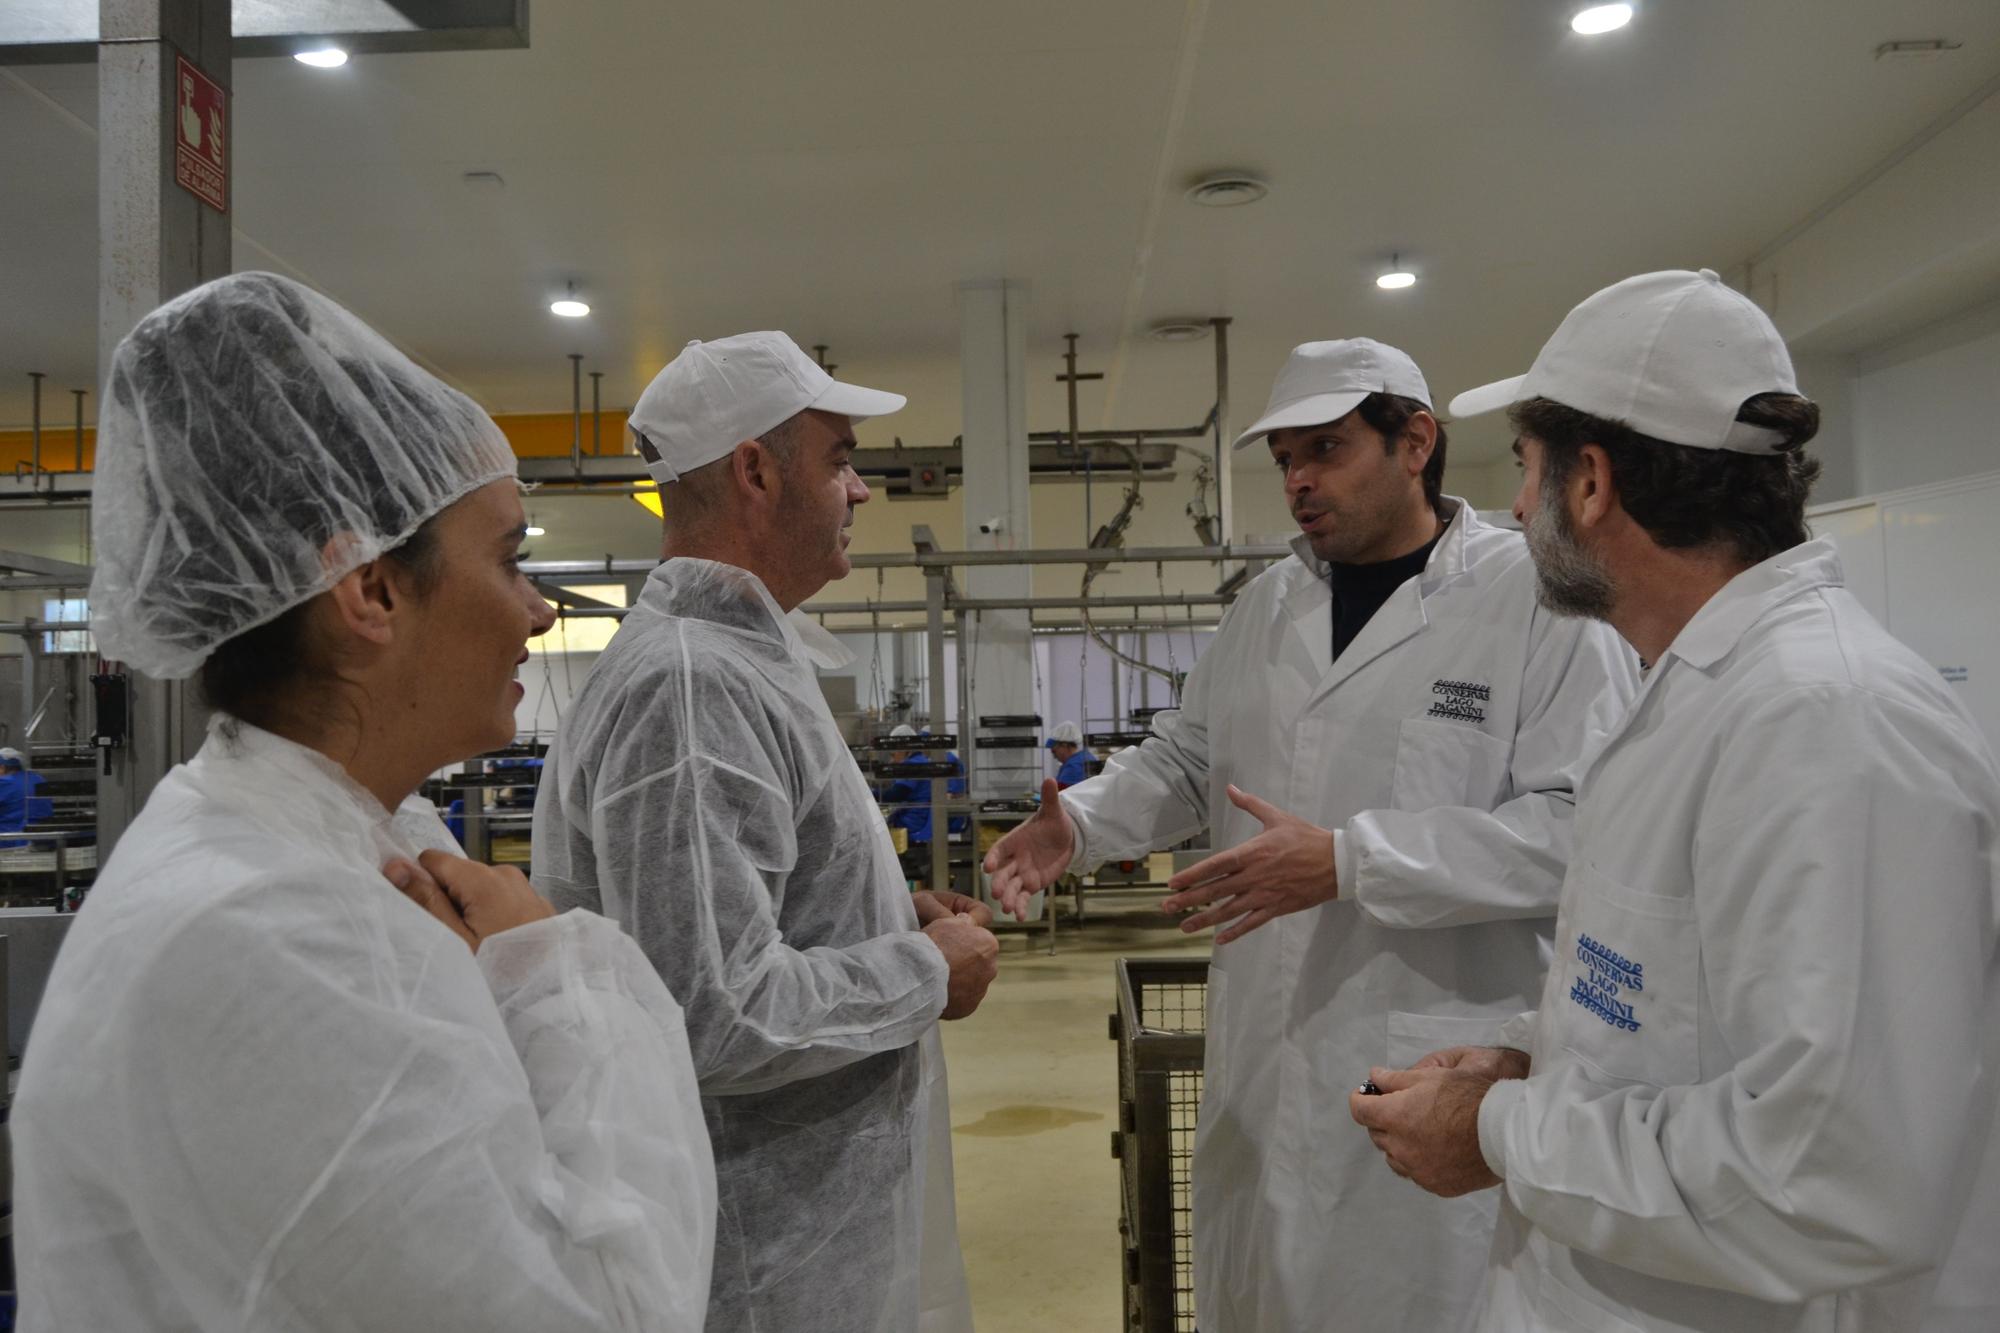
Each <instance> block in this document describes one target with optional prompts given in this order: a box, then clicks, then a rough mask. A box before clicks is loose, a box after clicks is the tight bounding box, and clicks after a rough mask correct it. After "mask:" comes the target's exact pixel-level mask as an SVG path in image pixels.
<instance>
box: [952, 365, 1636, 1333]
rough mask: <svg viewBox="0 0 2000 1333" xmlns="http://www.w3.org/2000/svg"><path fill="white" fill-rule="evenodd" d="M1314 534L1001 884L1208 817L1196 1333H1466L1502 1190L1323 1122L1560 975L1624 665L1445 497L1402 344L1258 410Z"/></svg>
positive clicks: (1192, 899) (1028, 839)
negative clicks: (1601, 743)
mask: <svg viewBox="0 0 2000 1333" xmlns="http://www.w3.org/2000/svg"><path fill="white" fill-rule="evenodd" d="M1260 439H1265V440H1267V443H1268V445H1269V448H1270V451H1271V459H1272V461H1273V463H1275V464H1276V466H1277V468H1278V470H1279V472H1280V474H1281V475H1282V477H1283V479H1284V487H1285V495H1286V498H1287V500H1288V501H1289V503H1290V507H1291V510H1292V513H1293V515H1294V516H1295V517H1296V518H1297V520H1298V523H1299V527H1300V530H1301V535H1300V537H1299V539H1298V540H1297V541H1296V542H1295V543H1294V547H1293V549H1294V552H1295V554H1294V555H1293V556H1292V557H1291V558H1289V559H1286V560H1284V561H1281V562H1280V563H1278V564H1277V565H1275V566H1274V567H1273V568H1271V569H1269V570H1267V571H1265V572H1264V573H1263V574H1262V575H1260V576H1259V577H1258V578H1256V579H1255V580H1253V581H1252V582H1251V583H1250V585H1249V586H1248V587H1247V588H1246V589H1245V590H1244V592H1243V595H1242V596H1241V597H1240V598H1239V599H1238V600H1237V602H1236V603H1235V605H1234V606H1232V607H1231V608H1230V610H1229V613H1228V616H1227V618H1226V619H1225V620H1224V622H1223V624H1222V627H1221V628H1220V630H1219V631H1218V632H1217V634H1216V637H1215V640H1214V641H1213V643H1211V644H1210V646H1209V648H1208V649H1207V651H1206V652H1205V653H1204V654H1203V655H1202V658H1201V661H1200V662H1199V663H1198V664H1197V666H1196V667H1195V669H1194V672H1193V674H1192V675H1191V676H1190V677H1189V679H1188V682H1187V686H1186V689H1185V691H1184V693H1183V696H1182V700H1181V707H1180V709H1179V711H1177V712H1166V713H1161V714H1160V715H1159V716H1158V717H1156V718H1155V719H1154V732H1155V734H1154V735H1153V736H1151V737H1149V738H1148V739H1147V740H1146V741H1145V743H1144V744H1142V745H1139V746H1137V747H1134V748H1132V749H1128V750H1125V751H1123V752H1121V753H1120V754H1118V755H1115V756H1113V757H1112V758H1111V759H1110V760H1109V761H1108V762H1107V764H1106V765H1105V771H1104V772H1103V773H1102V774H1101V775H1099V776H1098V777H1095V778H1091V779H1089V780H1088V781H1085V782H1082V783H1079V784H1077V785H1076V786H1073V787H1070V788H1069V789H1067V790H1066V791H1063V792H1062V793H1061V795H1060V796H1058V795H1057V793H1056V790H1055V785H1056V784H1054V783H1053V782H1051V783H1047V784H1045V785H1044V792H1043V798H1042V808H1041V810H1040V812H1039V813H1038V814H1037V815H1036V816H1035V817H1034V818H1033V819H1031V820H1029V821H1028V822H1027V823H1026V824H1024V825H1022V827H1021V828H1020V829H1017V830H1015V831H1014V832H1013V833H1010V834H1009V835H1008V836H1007V837H1006V838H1004V839H1003V840H1002V841H1001V842H1000V843H999V844H998V845H997V846H996V847H995V848H994V850H993V852H992V853H991V855H990V856H989V857H988V860H987V870H988V872H989V873H990V874H991V875H992V876H993V888H994V891H995V893H996V895H997V896H998V898H999V900H1000V902H1001V903H1002V905H1003V906H1005V907H1007V908H1009V909H1010V910H1014V911H1017V912H1018V911H1020V910H1021V907H1022V905H1023V904H1024V903H1025V901H1026V899H1027V897H1028V895H1029V894H1031V893H1033V892H1035V891H1038V890H1040V889H1042V888H1044V887H1046V886H1047V885H1048V884H1049V883H1050V882H1051V881H1053V880H1054V879H1056V878H1057V877H1058V876H1060V875H1062V874H1064V873H1065V872H1068V871H1071V870H1077V871H1081V870H1084V869H1087V868H1088V867H1090V866H1093V865H1096V864H1099V863H1101V862H1104V861H1107V860H1114V859H1124V858H1129V857H1137V856H1142V855H1144V854H1146V853H1147V852H1149V851H1152V850H1153V849H1155V848H1159V847H1164V846H1168V845H1171V844H1173V843H1175V842H1179V841H1181V840H1182V839H1185V838H1187V837H1189V836H1191V835H1193V834H1195V833H1197V832H1199V831H1200V830H1201V829H1202V828H1203V827H1204V826H1206V827H1207V828H1208V830H1209V834H1210V838H1211V841H1212V845H1213V846H1214V847H1216V848H1218V849H1221V850H1219V851H1218V854H1217V855H1215V856H1212V857H1210V858H1208V859H1207V860H1205V861H1204V862H1202V863H1201V864H1200V865H1198V866H1195V867H1193V868H1191V869H1189V870H1188V871H1186V872H1184V873H1183V874H1181V875H1179V876H1176V877H1175V879H1174V881H1173V884H1174V888H1175V889H1176V894H1175V896H1174V897H1172V898H1170V899H1168V904H1167V905H1168V907H1169V908H1170V909H1182V908H1187V907H1199V908H1200V909H1201V910H1200V911H1198V912H1197V913H1195V914H1194V915H1193V916H1191V917H1189V918H1188V919H1187V921H1186V922H1184V923H1183V926H1184V929H1187V930H1190V931H1193V930H1200V929H1202V928H1204V927H1207V926H1211V925H1213V926H1218V927H1220V928H1221V930H1220V933H1219V934H1218V935H1217V937H1216V949H1215V955H1214V959H1213V961H1212V963H1211V965H1210V970H1209V982H1208V1005H1209V1008H1208V1015H1209V1017H1208V1038H1207V1053H1206V1064H1205V1069H1206V1078H1205V1081H1204V1085H1203V1091H1202V1104H1201V1112H1200V1119H1199V1128H1198V1132H1197V1136H1196V1141H1195V1149H1194V1167H1193V1174H1194V1232H1195V1239H1194V1247H1195V1248H1194V1264H1195V1296H1196V1303H1197V1306H1198V1308H1199V1312H1200V1313H1199V1321H1198V1322H1199V1324H1200V1326H1201V1328H1202V1329H1203V1330H1204V1333H1261V1331H1262V1330H1278V1329H1308V1328H1324V1327H1326V1326H1328V1324H1329V1323H1331V1322H1333V1321H1336V1320H1345V1319H1347V1318H1349V1317H1353V1318H1356V1319H1363V1320H1365V1321H1366V1322H1368V1323H1370V1324H1379V1325H1381V1326H1382V1327H1385V1328H1409V1329H1425V1330H1433V1331H1442V1333H1451V1331H1452V1330H1456V1329H1459V1328H1461V1327H1462V1326H1463V1325H1464V1324H1465V1323H1466V1321H1467V1319H1468V1317H1469V1316H1470V1314H1471V1312H1472V1309H1473V1302H1474V1299H1475V1297H1476V1296H1477V1294H1478V1288H1479V1280H1480V1274H1481V1272H1482V1268H1483V1263H1484V1257H1485V1252H1486V1245H1487V1238H1488V1236H1489V1235H1490V1232H1491V1228H1492V1222H1493V1208H1492V1205H1491V1203H1490V1202H1488V1201H1485V1200H1479V1199H1475V1200H1471V1201H1452V1202H1447V1201H1444V1200H1431V1199H1425V1198H1423V1197H1422V1196H1420V1195H1416V1194H1414V1193H1413V1192H1412V1191H1409V1190H1406V1189H1404V1188H1402V1187H1401V1186H1400V1185H1399V1184H1398V1183H1397V1182H1396V1181H1394V1180H1393V1179H1389V1178H1387V1177H1386V1175H1385V1173H1384V1172H1383V1171H1382V1170H1381V1169H1380V1165H1379V1164H1378V1163H1377V1162H1376V1161H1375V1160H1374V1153H1373V1152H1372V1151H1371V1150H1370V1148H1369V1145H1368V1143H1367V1141H1366V1140H1365V1139H1364V1138H1363V1137H1362V1136H1361V1135H1358V1134H1342V1133H1338V1132H1335V1128H1334V1126H1335V1124H1336V1123H1337V1121H1338V1117H1339V1115H1340V1112H1341V1110H1342V1109H1343V1108H1344V1107H1345V1105H1346V1097H1347V1093H1348V1091H1349V1090H1350V1089H1351V1088H1353V1086H1354V1085H1355V1084H1356V1083H1357V1082H1359V1081H1360V1079H1361V1077H1362V1073H1363V1071H1365V1070H1366V1069H1368V1068H1369V1067H1370V1066H1374V1065H1381V1064H1384V1063H1393V1064H1403V1063H1407V1062H1408V1061H1409V1060H1412V1059H1415V1058H1416V1056H1418V1055H1419V1054H1421V1053H1422V1052H1423V1051H1424V1050H1426V1049H1431V1048H1432V1047H1433V1046H1434V1045H1435V1044H1436V1039H1437V1038H1439V1037H1444V1036H1446V1035H1447V1034H1453V1035H1452V1037H1451V1041H1452V1044H1458V1043H1461V1042H1487V1041H1495V1040H1498V1036H1499V1031H1500V1025H1501V1024H1502V1023H1503V1022H1505V1021H1506V1020H1507V1019H1508V1018H1510V1017H1512V1016H1513V1013H1514V1012H1517V1011H1518V1008H1519V1006H1518V1005H1517V1004H1516V1000H1517V999H1519V1000H1522V1001H1526V1000H1527V999H1529V998H1530V997H1532V996H1533V995H1535V994H1536V993H1537V992H1538V991H1539V990H1540V988H1541V979H1542V973H1543V970H1544V968H1545V967H1546V965H1547V949H1548V941H1549V937H1550V930H1551V917H1552V915H1553V913H1554V909H1555V900H1556V893H1557V889H1558V887H1559V886H1560V884H1561V881H1562V875H1563V869H1564V866H1565V865H1566V864H1567V862H1568V859H1569V818H1570V809H1571V804H1572V796H1571V793H1572V790H1573V788H1574V770H1575V767H1576V766H1577V764H1578V762H1579V760H1580V759H1581V757H1582V756H1583V755H1584V754H1585V753H1587V752H1588V750H1589V749H1590V748H1591V747H1592V746H1593V745H1594V743H1595V738H1596V737H1597V736H1598V735H1600V734H1602V733H1603V732H1605V731H1606V730H1608V729H1609V728H1610V726H1611V725H1612V724H1613V723H1614V722H1615V721H1616V720H1617V719H1618V717H1619V716H1620V714H1621V713H1622V712H1623V710H1624V706H1625V704H1626V702H1627V700H1629V699H1630V697H1631V695H1632V693H1633V691H1634V689H1635V688H1636V684H1637V670H1636V664H1635V663H1634V662H1633V660H1632V657H1631V654H1630V653H1629V652H1627V651H1626V650H1625V649H1624V647H1623V646H1622V645H1621V644H1619V643H1618V642H1617V639H1616V637H1615V636H1614V635H1612V634H1610V633H1609V632H1607V631H1606V630H1605V629H1604V628H1603V627H1601V626H1596V625H1590V624H1587V623H1584V622H1580V621H1575V620H1565V619H1560V618H1557V617H1555V616H1551V615H1550V614H1548V613H1547V612H1545V611H1542V610H1540V609H1538V608H1537V607H1536V605H1535V589H1534V571H1533V567H1532V566H1531V565H1530V563H1529V560H1528V554H1527V550H1526V548H1525V546H1524V545H1523V543H1522V540H1521V537H1520V536H1519V535H1518V534H1516V533H1512V532H1508V531H1504V530H1502V529H1499V528H1496V527H1493V526H1491V525H1489V524H1487V523H1484V522H1482V521H1481V520H1480V519H1479V517H1478V515H1477V514H1475V513H1474V512H1473V510H1472V507H1471V506H1470V505H1468V504H1466V503H1465V502H1464V501H1462V500H1459V499H1455V498H1453V497H1450V496H1447V495H1444V494H1443V493H1442V477H1443V472H1444V457H1445V432H1444V428H1443V427H1442V426H1440V425H1439V424H1438V421H1437V418H1436V416H1435V414H1434V413H1433V412H1432V410H1431V399H1430V390H1429V388H1428V387H1427V386H1426V385H1425V383H1424V378H1423V375H1422V373H1421V372H1420V371H1419V370H1418V369H1417V366H1416V364H1415V363H1414V362H1413V361H1411V359H1410V358H1409V357H1408V356H1406V355H1404V354H1403V353H1402V352H1400V351H1398V350H1397V349H1395V348H1393V347H1388V346H1385V345H1383V344H1381V343H1378V342H1375V341H1373V340H1371V339H1367V338H1352V339H1345V340H1341V341H1333V342H1313V343H1307V344H1305V345H1304V346H1302V347H1299V348H1298V349H1296V350H1295V351H1294V352H1293V353H1292V355H1291V358H1290V360H1289V361H1288V362H1287V363H1286V366H1285V368H1284V370H1283V372H1282V373H1281V374H1280V375H1279V376H1278V379H1277V383H1276V385H1275V386H1274V387H1273V389H1272V391H1271V400H1270V404H1269V406H1268V408H1267V409H1266V411H1265V413H1264V415H1263V417H1262V418H1261V419H1259V420H1258V422H1257V423H1256V424H1255V425H1254V426H1252V427H1251V428H1250V429H1249V430H1248V431H1246V432H1244V434H1243V435H1242V437H1241V438H1240V439H1239V440H1238V441H1237V447H1238V448H1241V447H1243V446H1245V445H1248V444H1251V443H1254V442H1255V441H1257V440H1260Z"/></svg>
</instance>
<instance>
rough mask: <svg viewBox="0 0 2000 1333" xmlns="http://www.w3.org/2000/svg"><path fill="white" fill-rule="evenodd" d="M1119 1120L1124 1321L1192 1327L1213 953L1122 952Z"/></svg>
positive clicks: (1150, 1331)
mask: <svg viewBox="0 0 2000 1333" xmlns="http://www.w3.org/2000/svg"><path fill="white" fill-rule="evenodd" d="M1114 974H1115V977H1116V982H1117V989H1118V1009H1117V1012H1115V1013H1113V1014H1112V1015H1111V1037H1112V1040H1114V1041H1116V1042H1117V1043H1118V1128H1117V1129H1115V1130H1113V1131H1112V1134H1111V1155H1112V1156H1113V1157H1116V1158H1117V1159H1118V1160H1119V1163H1120V1170H1119V1173H1118V1176H1119V1193H1120V1203H1121V1209H1120V1214H1119V1219H1118V1229H1119V1231H1120V1232H1121V1233H1122V1235H1123V1236H1124V1241H1125V1246H1124V1265H1125V1272H1124V1289H1125V1325H1126V1327H1127V1328H1128V1329H1135V1330H1141V1333H1192V1330H1193V1329H1194V1239H1193V1231H1192V1228H1191V1225H1190V1222H1191V1219H1192V1217H1193V1206H1192V1194H1193V1191H1192V1187H1191V1184H1190V1181H1189V1167H1190V1166H1191V1165H1192V1163H1193V1161H1194V1130H1195V1115H1196V1112H1197V1111H1198V1110H1199V1108H1200V1105H1201V1061H1202V1043H1203V1039H1204V1035H1205V1033H1206V1031H1207V1002H1208V960H1207V959H1206V958H1120V959H1118V960H1117V962H1116V964H1115V965H1114Z"/></svg>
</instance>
